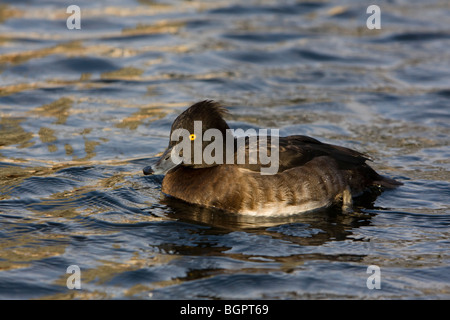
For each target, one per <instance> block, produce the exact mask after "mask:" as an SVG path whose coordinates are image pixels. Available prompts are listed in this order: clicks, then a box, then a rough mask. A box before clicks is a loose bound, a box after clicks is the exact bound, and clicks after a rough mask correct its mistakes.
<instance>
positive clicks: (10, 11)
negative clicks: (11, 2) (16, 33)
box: [0, 4, 23, 23]
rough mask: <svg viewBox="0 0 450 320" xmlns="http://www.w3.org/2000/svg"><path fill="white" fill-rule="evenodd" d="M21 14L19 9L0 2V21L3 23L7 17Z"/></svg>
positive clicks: (12, 17) (10, 17)
mask: <svg viewBox="0 0 450 320" xmlns="http://www.w3.org/2000/svg"><path fill="white" fill-rule="evenodd" d="M22 16H23V12H22V11H20V10H19V9H17V8H14V7H11V6H8V5H6V4H0V23H3V22H5V21H6V20H8V19H14V18H20V17H22Z"/></svg>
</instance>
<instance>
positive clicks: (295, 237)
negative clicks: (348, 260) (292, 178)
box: [161, 189, 381, 245]
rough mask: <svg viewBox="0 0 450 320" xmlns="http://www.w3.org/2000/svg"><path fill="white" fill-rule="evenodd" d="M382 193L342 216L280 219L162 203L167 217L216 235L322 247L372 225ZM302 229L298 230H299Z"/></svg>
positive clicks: (329, 212) (336, 212)
mask: <svg viewBox="0 0 450 320" xmlns="http://www.w3.org/2000/svg"><path fill="white" fill-rule="evenodd" d="M380 194H381V191H379V190H376V189H373V190H370V192H366V193H365V194H364V195H363V196H361V197H358V198H356V199H355V211H354V212H352V213H345V214H344V213H342V210H341V208H340V207H338V206H336V207H331V208H327V209H324V210H320V211H315V212H310V213H306V214H305V213H303V214H297V215H289V216H280V217H258V216H246V215H238V214H232V213H228V212H224V211H221V210H216V209H211V208H204V207H200V206H195V205H191V204H189V203H186V202H184V201H181V200H178V199H176V198H173V197H169V196H163V198H162V200H161V203H162V204H164V205H166V206H167V207H168V208H170V210H168V213H167V216H168V217H169V218H172V219H176V220H178V221H183V222H187V223H193V224H201V225H204V226H208V227H210V228H211V229H212V232H214V231H219V230H221V232H233V231H245V232H251V233H258V234H269V235H270V236H271V237H276V238H279V237H281V238H284V239H288V240H289V241H292V242H294V243H296V244H300V245H322V244H324V243H326V242H328V241H340V240H345V239H348V238H349V236H350V235H351V234H352V229H354V228H359V227H361V226H367V225H369V224H370V223H371V218H372V216H373V215H374V214H373V210H370V211H371V212H372V213H368V212H365V210H364V209H374V208H375V207H374V203H375V200H376V198H377V197H378V196H379V195H380ZM289 225H295V226H297V227H298V226H299V225H301V226H302V227H303V228H304V230H305V232H303V233H302V232H300V233H297V234H296V233H295V232H293V233H292V234H290V232H289ZM279 226H285V227H284V230H285V231H286V232H274V231H273V230H274V229H273V227H279ZM297 229H298V228H297Z"/></svg>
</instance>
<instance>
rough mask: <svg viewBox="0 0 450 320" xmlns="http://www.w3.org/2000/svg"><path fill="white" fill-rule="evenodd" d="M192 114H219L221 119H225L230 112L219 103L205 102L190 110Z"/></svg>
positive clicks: (194, 105) (198, 103)
mask: <svg viewBox="0 0 450 320" xmlns="http://www.w3.org/2000/svg"><path fill="white" fill-rule="evenodd" d="M186 111H190V112H191V113H204V112H207V113H209V114H214V113H215V114H217V115H218V116H220V117H223V116H225V115H227V114H228V110H227V109H225V107H223V106H222V105H221V104H220V103H219V102H216V101H214V100H203V101H200V102H197V103H195V104H193V105H192V106H191V107H190V108H189V109H188V110H186Z"/></svg>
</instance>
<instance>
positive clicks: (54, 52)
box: [0, 0, 450, 299]
mask: <svg viewBox="0 0 450 320" xmlns="http://www.w3.org/2000/svg"><path fill="white" fill-rule="evenodd" d="M377 3H378V4H379V6H380V8H381V30H369V29H368V28H367V27H366V19H367V18H368V17H369V15H368V14H367V13H366V9H367V7H368V6H369V5H371V4H372V3H371V2H370V1H350V0H349V1H308V2H303V1H269V0H267V1H246V2H245V3H243V2H241V1H203V2H197V1H177V0H173V1H167V2H165V1H160V2H153V1H144V0H141V1H118V0H116V1H77V5H79V6H80V8H81V30H68V29H67V27H66V19H67V17H68V16H69V14H67V13H66V8H67V7H68V6H69V5H71V4H73V3H72V1H51V0H48V1H42V0H39V1H38V0H35V1H17V0H14V1H12V0H11V1H3V2H2V4H1V5H0V72H1V73H0V137H1V138H0V246H1V249H0V298H1V299H114V298H116V299H117V298H119V299H124V298H139V299H140V298H142V299H180V298H183V299H184V298H186V299H228V298H232V299H236V298H239V299H240V298H242V299H260V298H268V299H335V298H339V299H342V298H349V299H431V298H437V299H448V298H450V267H449V262H450V255H449V251H450V250H449V249H450V246H449V244H450V243H449V237H450V229H449V224H450V175H449V159H450V146H449V144H450V141H449V135H450V123H449V119H450V109H449V98H450V50H449V48H450V33H449V29H448V26H449V25H450V18H449V17H450V6H449V3H448V1H438V0H436V1H427V2H423V1H402V0H394V1H381V2H377ZM206 98H208V99H214V100H218V101H221V102H223V103H224V104H225V105H227V106H228V107H229V108H228V109H229V110H230V113H231V115H230V117H228V121H229V123H230V125H231V126H232V127H234V128H238V127H242V128H244V129H246V128H279V129H280V134H282V135H290V134H306V135H310V136H313V137H315V138H317V139H319V140H321V141H324V142H330V143H335V144H339V145H344V146H347V147H350V148H354V149H356V150H359V151H361V152H365V153H367V154H369V155H371V156H372V158H373V160H374V161H373V163H372V165H373V167H374V168H376V169H377V170H379V171H380V172H382V173H383V174H386V175H388V176H390V177H393V178H396V179H398V180H401V181H403V182H404V183H405V184H404V185H403V186H402V187H400V188H398V189H397V190H393V191H387V192H385V193H383V194H381V195H379V196H378V197H375V196H374V197H373V198H365V199H360V200H359V201H358V202H357V204H356V210H355V213H353V214H346V215H343V214H342V213H340V212H339V211H337V210H335V209H330V210H327V211H324V212H317V213H313V214H308V215H299V216H292V217H288V218H283V219H281V218H279V219H257V218H245V217H235V216H230V215H224V214H221V213H219V212H215V211H211V210H205V209H200V208H195V207H192V206H189V205H186V204H183V203H179V202H177V201H173V200H169V199H166V198H164V197H163V196H162V194H161V191H160V189H161V181H162V180H161V179H162V177H160V176H144V175H143V174H142V168H143V167H145V166H147V165H149V164H151V163H152V162H153V161H155V160H156V157H157V154H158V153H160V152H161V151H163V149H164V148H165V147H166V146H167V143H168V135H169V132H170V125H171V123H172V121H173V120H174V119H175V117H176V116H177V114H179V113H180V112H181V111H182V110H184V109H185V108H186V107H187V106H189V105H190V104H191V103H193V102H196V101H199V100H202V99H206ZM70 265H77V266H79V267H80V270H81V289H80V290H70V289H68V287H67V285H66V284H67V279H68V277H69V276H70V274H68V273H66V270H67V268H68V267H69V266H70ZM370 265H376V266H378V267H380V270H381V278H380V279H381V289H372V290H371V289H368V287H367V285H366V283H367V278H368V277H369V276H370V275H371V274H368V273H367V269H368V267H369V266H370Z"/></svg>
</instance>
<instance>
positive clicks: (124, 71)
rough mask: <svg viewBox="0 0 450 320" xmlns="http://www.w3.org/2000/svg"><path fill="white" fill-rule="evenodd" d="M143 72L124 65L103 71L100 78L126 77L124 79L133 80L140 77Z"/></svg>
mask: <svg viewBox="0 0 450 320" xmlns="http://www.w3.org/2000/svg"><path fill="white" fill-rule="evenodd" d="M143 73H144V70H142V69H138V68H134V67H125V68H121V69H119V70H115V71H110V72H104V73H102V74H101V78H102V79H126V80H135V79H140V77H141V75H142V74H143Z"/></svg>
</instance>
